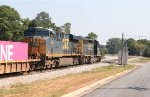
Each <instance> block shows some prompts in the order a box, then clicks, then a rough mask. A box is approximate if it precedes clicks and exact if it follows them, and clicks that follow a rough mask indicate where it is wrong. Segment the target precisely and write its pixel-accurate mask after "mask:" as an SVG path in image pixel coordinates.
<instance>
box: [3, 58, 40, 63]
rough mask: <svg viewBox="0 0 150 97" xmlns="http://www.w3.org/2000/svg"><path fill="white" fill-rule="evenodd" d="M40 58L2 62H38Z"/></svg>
mask: <svg viewBox="0 0 150 97" xmlns="http://www.w3.org/2000/svg"><path fill="white" fill-rule="evenodd" d="M37 61H40V59H28V60H1V61H0V63H15V62H37Z"/></svg>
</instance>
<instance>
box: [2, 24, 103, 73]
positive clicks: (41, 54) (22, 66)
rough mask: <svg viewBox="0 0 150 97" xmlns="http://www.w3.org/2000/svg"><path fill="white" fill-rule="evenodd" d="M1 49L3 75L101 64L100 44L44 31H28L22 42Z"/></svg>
mask: <svg viewBox="0 0 150 97" xmlns="http://www.w3.org/2000/svg"><path fill="white" fill-rule="evenodd" d="M0 45H1V46H0V50H1V54H0V55H1V56H0V57H1V61H0V74H4V73H12V72H26V71H32V70H39V69H46V68H52V67H58V66H60V65H61V64H60V63H63V62H64V63H67V61H70V64H71V65H77V64H89V63H96V62H100V61H101V55H100V45H99V42H98V41H97V40H91V39H87V38H84V37H82V36H75V35H72V34H66V33H56V32H54V31H52V30H51V29H46V28H40V27H33V28H28V29H27V30H25V32H24V38H23V39H22V40H21V42H10V41H1V42H0ZM7 46H8V47H7Z"/></svg>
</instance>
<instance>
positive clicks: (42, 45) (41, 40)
mask: <svg viewBox="0 0 150 97" xmlns="http://www.w3.org/2000/svg"><path fill="white" fill-rule="evenodd" d="M49 38H54V33H53V32H52V31H51V30H49V29H44V28H29V29H27V30H26V31H25V32H24V39H22V41H23V42H27V43H28V44H29V47H28V53H29V58H34V59H37V58H39V57H40V56H42V55H46V41H47V39H49Z"/></svg>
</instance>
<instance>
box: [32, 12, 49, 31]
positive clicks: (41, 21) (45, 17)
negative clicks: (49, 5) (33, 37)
mask: <svg viewBox="0 0 150 97" xmlns="http://www.w3.org/2000/svg"><path fill="white" fill-rule="evenodd" d="M51 24H52V22H51V17H49V14H48V13H46V12H45V11H42V12H40V13H38V14H37V16H36V18H35V19H34V20H32V21H31V24H30V27H43V28H50V27H51Z"/></svg>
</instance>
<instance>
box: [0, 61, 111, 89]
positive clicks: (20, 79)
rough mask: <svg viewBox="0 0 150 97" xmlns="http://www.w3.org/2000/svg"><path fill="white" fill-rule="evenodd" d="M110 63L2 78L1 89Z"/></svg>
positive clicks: (0, 80)
mask: <svg viewBox="0 0 150 97" xmlns="http://www.w3.org/2000/svg"><path fill="white" fill-rule="evenodd" d="M108 65H109V64H108V63H96V64H92V65H80V66H77V67H69V68H65V69H60V70H52V71H46V72H43V73H39V72H38V73H35V74H29V75H21V76H14V77H9V78H0V88H8V87H11V86H13V85H16V84H18V83H22V84H26V83H31V82H34V81H38V80H46V79H53V78H56V77H60V76H64V75H67V74H71V73H82V72H85V71H90V70H91V69H93V68H96V67H101V66H108Z"/></svg>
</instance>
